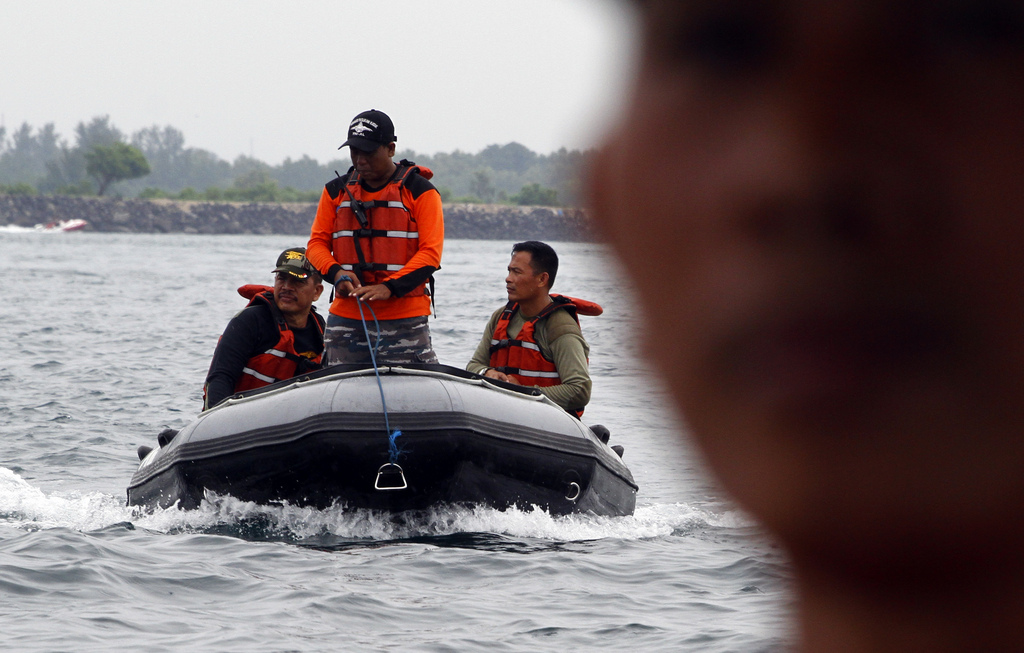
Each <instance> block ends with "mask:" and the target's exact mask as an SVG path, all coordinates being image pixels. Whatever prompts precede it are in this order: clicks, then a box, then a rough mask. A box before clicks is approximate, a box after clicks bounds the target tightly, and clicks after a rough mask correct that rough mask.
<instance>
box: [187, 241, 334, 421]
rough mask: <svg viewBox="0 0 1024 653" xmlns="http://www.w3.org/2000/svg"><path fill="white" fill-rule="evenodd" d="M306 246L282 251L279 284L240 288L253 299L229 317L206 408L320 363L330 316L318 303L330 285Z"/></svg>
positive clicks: (276, 279)
mask: <svg viewBox="0 0 1024 653" xmlns="http://www.w3.org/2000/svg"><path fill="white" fill-rule="evenodd" d="M305 251H306V250H305V248H303V247H291V248H289V249H286V250H284V251H283V252H281V255H280V256H278V257H277V267H275V268H274V273H275V277H274V287H273V288H272V289H271V288H268V287H267V286H259V285H248V286H242V287H241V288H239V289H238V292H239V294H240V295H242V296H243V297H246V298H248V299H250V300H251V301H250V302H249V305H248V306H247V307H246V308H245V309H244V310H242V312H240V313H239V314H238V315H236V316H235V317H234V318H232V319H231V321H230V322H228V326H227V328H226V329H224V335H222V336H221V338H220V341H219V342H218V343H217V349H216V351H214V353H213V360H212V361H211V362H210V371H209V373H208V374H207V375H206V385H205V386H204V387H203V410H206V409H208V408H212V407H214V406H216V405H217V404H219V403H220V402H221V401H223V400H224V399H225V398H227V397H229V396H231V395H232V394H234V393H236V392H241V391H242V390H251V389H253V388H259V387H262V386H265V385H269V384H271V383H274V382H275V381H281V380H284V379H289V378H291V377H293V376H297V375H299V374H303V373H305V372H308V371H310V370H314V369H317V368H319V367H320V362H321V358H322V355H323V350H324V318H323V317H321V316H320V315H319V314H318V313H317V312H316V309H315V308H314V307H313V302H314V301H316V300H317V299H319V297H320V293H322V292H323V290H324V286H323V283H322V282H321V281H320V273H319V272H317V271H316V269H314V268H313V266H312V265H311V264H310V263H309V261H307V260H306V256H305Z"/></svg>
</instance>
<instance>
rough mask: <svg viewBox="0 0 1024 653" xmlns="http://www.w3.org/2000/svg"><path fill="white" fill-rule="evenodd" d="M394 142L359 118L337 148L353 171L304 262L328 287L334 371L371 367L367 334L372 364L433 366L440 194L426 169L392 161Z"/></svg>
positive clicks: (390, 131) (328, 198) (373, 120)
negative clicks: (344, 366) (431, 324)
mask: <svg viewBox="0 0 1024 653" xmlns="http://www.w3.org/2000/svg"><path fill="white" fill-rule="evenodd" d="M396 140H397V139H396V137H395V126H394V123H392V122H391V118H389V117H388V116H387V114H385V113H383V112H381V111H377V110H375V109H374V110H370V111H364V112H363V113H360V114H359V115H357V116H356V117H355V118H353V119H352V122H351V124H349V127H348V139H347V140H346V141H345V142H344V143H343V144H342V145H341V147H345V146H346V145H347V146H348V147H349V150H350V152H351V155H352V167H351V168H349V170H348V172H347V173H346V174H344V175H342V176H340V177H338V178H336V179H334V180H332V181H330V182H329V183H328V184H327V185H326V186H325V187H324V191H323V193H322V194H321V196H320V205H319V206H318V208H317V213H316V218H315V219H314V221H313V228H312V230H311V231H310V236H309V244H308V256H309V260H310V262H311V263H312V264H313V265H314V266H316V268H317V269H318V270H319V271H320V272H321V274H322V275H323V277H324V278H325V279H327V280H328V282H329V283H331V284H332V285H333V286H334V291H335V298H334V301H333V302H332V303H331V311H330V315H329V316H328V321H327V335H326V350H327V354H326V360H327V363H328V364H331V365H333V364H337V363H369V362H371V355H370V347H369V345H368V343H367V337H366V333H367V332H369V334H370V339H371V340H373V341H374V345H375V347H376V350H377V353H376V360H377V362H382V363H436V362H437V356H436V355H435V354H434V350H433V347H432V346H431V343H430V330H429V328H428V326H427V316H429V315H430V306H431V304H430V290H429V289H428V286H429V285H430V283H431V282H432V281H433V274H434V272H435V271H437V270H438V269H440V267H441V250H442V247H443V245H444V217H443V214H442V209H441V195H440V194H439V193H438V192H437V189H436V188H434V186H433V184H431V183H430V182H429V181H428V180H429V179H430V178H431V177H433V173H432V172H431V171H430V170H429V169H428V168H424V167H422V166H417V165H415V164H413V163H412V162H410V161H406V160H402V161H400V162H399V163H395V162H394V160H393V157H394V156H395V142H396ZM339 149H340V148H339ZM374 318H376V322H377V324H379V331H377V330H376V327H375V325H374ZM364 320H365V323H366V325H367V329H368V331H367V330H364ZM378 338H379V340H378Z"/></svg>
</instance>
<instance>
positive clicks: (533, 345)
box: [491, 338, 557, 376]
mask: <svg viewBox="0 0 1024 653" xmlns="http://www.w3.org/2000/svg"><path fill="white" fill-rule="evenodd" d="M510 342H514V343H516V344H517V345H519V346H520V347H524V348H526V349H532V350H534V351H540V345H538V344H537V343H534V342H523V341H522V340H494V339H493V338H492V339H491V346H492V347H497V346H498V345H500V344H503V343H504V344H508V343H510ZM556 376H557V375H556Z"/></svg>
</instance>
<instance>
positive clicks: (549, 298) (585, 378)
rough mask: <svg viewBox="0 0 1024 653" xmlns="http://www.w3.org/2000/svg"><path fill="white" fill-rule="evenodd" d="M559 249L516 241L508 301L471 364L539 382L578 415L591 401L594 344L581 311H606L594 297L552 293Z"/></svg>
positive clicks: (507, 377) (487, 372)
mask: <svg viewBox="0 0 1024 653" xmlns="http://www.w3.org/2000/svg"><path fill="white" fill-rule="evenodd" d="M557 272H558V254H556V253H555V250H554V249H553V248H552V247H551V246H550V245H548V244H546V243H542V242H539V241H536V240H529V241H526V242H523V243H516V244H515V245H513V246H512V260H511V261H510V262H509V264H508V276H506V277H505V290H506V292H507V293H508V304H506V305H505V306H504V307H502V308H499V309H498V310H496V311H495V312H494V314H493V315H491V319H490V320H489V321H488V322H487V327H486V328H485V329H484V335H483V338H482V339H481V340H480V344H479V345H477V348H476V351H475V352H473V358H472V360H470V361H469V364H468V365H467V366H466V369H467V370H469V371H470V372H473V373H475V374H482V375H483V376H486V377H488V378H491V379H497V380H499V381H505V382H507V383H514V384H516V385H525V386H534V387H537V388H539V389H540V391H541V392H543V393H544V394H545V395H546V396H547V397H548V398H549V399H551V401H553V402H555V403H556V404H558V405H559V406H561V407H562V408H564V409H565V410H567V411H569V412H570V413H573V414H575V415H577V416H581V415H583V408H584V407H585V406H586V405H587V403H588V402H589V401H590V389H591V381H590V372H589V369H588V368H589V365H588V362H587V356H588V355H589V353H590V346H589V345H588V344H587V341H586V340H585V339H584V338H583V333H582V332H581V331H580V325H579V317H578V314H583V315H600V314H601V307H600V306H598V305H597V304H594V303H592V302H587V301H583V300H580V299H573V298H571V297H563V296H561V295H552V294H551V286H552V285H554V283H555V275H556V274H557Z"/></svg>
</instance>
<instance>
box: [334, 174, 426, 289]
mask: <svg viewBox="0 0 1024 653" xmlns="http://www.w3.org/2000/svg"><path fill="white" fill-rule="evenodd" d="M413 173H417V174H419V175H420V176H422V177H423V178H424V179H430V178H431V177H433V176H434V173H433V172H431V171H430V169H429V168H424V167H422V166H417V165H414V164H412V163H410V162H409V161H405V160H403V161H402V162H401V163H399V164H398V169H397V170H396V171H395V174H394V176H392V178H391V180H390V181H388V183H387V185H386V186H385V187H384V189H383V194H382V195H381V196H380V197H378V198H377V199H375V200H366V201H364V200H363V197H364V196H365V192H366V191H364V190H363V187H362V185H361V184H360V183H359V180H360V174H359V173H358V172H356V171H355V170H350V171H349V173H348V175H347V179H346V181H345V185H344V191H345V195H346V199H343V200H342V202H341V203H340V204H339V205H338V207H337V209H335V214H334V230H333V232H332V234H331V236H332V237H333V242H332V250H333V252H334V258H335V260H337V261H338V263H339V264H341V267H342V268H343V269H345V270H352V271H354V272H356V273H358V274H359V275H360V276H359V278H360V281H361V282H362V283H363V285H371V284H378V283H383V282H384V280H385V279H387V278H388V276H389V275H390V274H391V273H393V272H397V271H398V270H401V269H402V268H403V267H405V264H406V263H408V262H409V259H411V258H412V257H413V255H415V254H416V252H417V251H419V243H420V241H419V229H418V227H417V225H416V220H415V219H414V218H413V217H412V212H411V211H410V210H409V207H407V206H405V204H404V203H403V202H402V187H403V186H404V184H405V182H406V181H407V180H408V179H409V175H411V174H413ZM425 294H427V282H426V281H424V282H423V283H422V284H420V285H419V286H418V287H416V288H414V289H413V290H411V291H409V292H408V293H406V294H405V295H403V297H415V296H418V295H425Z"/></svg>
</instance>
